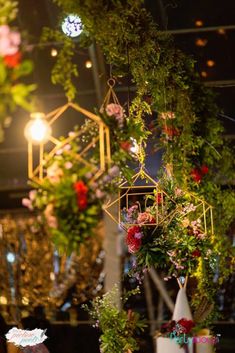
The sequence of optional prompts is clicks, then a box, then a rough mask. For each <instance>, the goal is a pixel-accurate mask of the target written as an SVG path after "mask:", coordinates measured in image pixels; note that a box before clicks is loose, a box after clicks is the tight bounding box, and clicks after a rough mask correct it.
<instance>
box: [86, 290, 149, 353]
mask: <svg viewBox="0 0 235 353" xmlns="http://www.w3.org/2000/svg"><path fill="white" fill-rule="evenodd" d="M137 292H138V290H133V291H130V292H128V293H127V294H126V295H125V296H124V298H121V300H122V301H123V303H125V302H126V301H127V300H128V298H129V297H130V295H133V294H136V293H137ZM119 300H120V297H119V294H118V288H117V287H114V289H113V290H111V291H110V292H108V293H106V294H104V295H103V296H102V297H97V298H95V299H94V300H93V302H92V306H91V308H88V307H87V306H85V308H86V310H87V311H89V313H90V316H91V318H92V319H93V320H95V321H96V323H95V327H97V328H99V329H100V330H101V337H100V339H101V346H100V349H101V352H102V353H120V352H128V353H130V352H133V351H137V350H139V346H138V342H137V340H136V338H135V337H134V335H135V334H136V333H138V332H141V331H143V330H144V328H145V326H146V325H145V322H144V321H143V320H140V316H139V314H138V313H135V312H133V311H131V310H128V311H126V310H124V309H120V308H119V306H118V302H119Z"/></svg>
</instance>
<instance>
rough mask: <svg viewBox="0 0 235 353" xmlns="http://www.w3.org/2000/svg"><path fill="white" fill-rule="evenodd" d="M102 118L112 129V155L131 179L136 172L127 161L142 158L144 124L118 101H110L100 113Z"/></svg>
mask: <svg viewBox="0 0 235 353" xmlns="http://www.w3.org/2000/svg"><path fill="white" fill-rule="evenodd" d="M99 115H100V117H101V119H102V120H103V121H104V123H105V124H106V125H107V126H108V127H109V129H110V144H111V155H112V160H113V163H114V164H115V165H118V166H119V169H120V170H121V172H122V175H123V176H124V177H125V178H126V179H128V180H130V178H131V176H132V175H133V174H134V171H133V169H132V168H130V167H129V166H128V165H127V163H128V162H129V163H130V162H134V161H135V162H136V161H137V160H138V159H140V156H139V154H140V153H141V149H140V147H139V146H140V144H141V141H142V139H143V138H144V136H145V135H146V131H144V130H143V127H142V124H141V123H140V122H138V121H134V120H133V119H130V118H129V117H128V116H127V114H126V112H125V110H124V108H123V107H122V106H121V105H120V104H117V103H109V104H107V106H106V107H105V109H102V112H100V113H99Z"/></svg>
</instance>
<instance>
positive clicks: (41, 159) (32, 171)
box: [28, 102, 111, 183]
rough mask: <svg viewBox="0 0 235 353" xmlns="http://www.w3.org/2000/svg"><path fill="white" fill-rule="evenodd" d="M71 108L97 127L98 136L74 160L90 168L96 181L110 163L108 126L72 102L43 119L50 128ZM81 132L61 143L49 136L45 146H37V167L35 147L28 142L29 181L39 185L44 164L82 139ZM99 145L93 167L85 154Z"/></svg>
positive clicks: (42, 177)
mask: <svg viewBox="0 0 235 353" xmlns="http://www.w3.org/2000/svg"><path fill="white" fill-rule="evenodd" d="M69 108H72V109H74V110H75V111H76V112H78V113H81V114H82V115H84V116H85V118H89V119H90V120H91V121H92V122H93V123H94V124H95V125H96V126H97V127H98V135H97V136H96V137H93V139H92V141H91V142H89V143H88V144H87V145H86V146H84V148H83V149H82V150H81V151H79V152H78V153H77V154H76V157H75V158H76V159H77V160H78V161H79V162H81V163H82V164H83V165H85V166H88V167H90V170H91V171H92V172H93V173H94V177H93V179H92V180H96V179H97V178H98V177H99V176H100V175H102V174H103V173H104V172H105V170H106V168H107V167H108V166H109V165H110V163H111V152H110V135H109V128H108V126H107V125H106V124H105V123H104V122H103V121H102V120H101V118H100V117H99V116H97V115H95V114H93V113H91V112H89V111H88V110H86V109H84V108H82V107H80V106H79V105H77V104H74V103H72V102H68V103H67V104H65V105H63V106H61V107H59V108H57V109H55V110H53V111H52V112H50V113H48V114H47V115H46V116H45V119H47V120H48V123H49V125H50V126H52V125H53V124H54V122H55V121H56V120H57V119H59V118H61V117H62V115H63V114H64V113H66V111H67V110H68V109H69ZM82 133H83V131H82V130H80V131H77V132H75V133H74V134H73V135H72V136H68V137H67V138H66V139H64V140H63V141H61V140H59V139H58V138H55V137H53V136H50V138H49V141H48V142H47V143H46V144H43V143H41V144H40V145H39V151H38V152H39V155H38V165H36V166H34V164H35V162H34V151H35V149H34V148H35V147H34V145H33V143H32V142H31V141H28V177H29V179H31V180H33V181H36V182H37V183H40V182H41V181H42V180H43V179H44V178H45V175H44V169H43V168H44V164H45V163H46V162H48V161H49V160H50V158H53V156H54V155H55V154H56V152H57V151H58V150H59V149H61V148H63V147H64V146H65V145H66V144H67V143H69V142H71V141H73V140H74V139H76V138H77V137H79V136H81V137H82ZM49 142H50V143H52V144H53V148H52V149H51V150H50V151H49V152H48V153H47V155H46V156H45V155H44V152H45V146H46V145H47V144H48V143H49ZM96 143H99V165H98V166H97V165H95V164H94V163H92V162H91V161H90V160H89V159H88V158H86V156H87V153H88V152H89V151H91V150H92V148H93V146H94V145H95V144H96Z"/></svg>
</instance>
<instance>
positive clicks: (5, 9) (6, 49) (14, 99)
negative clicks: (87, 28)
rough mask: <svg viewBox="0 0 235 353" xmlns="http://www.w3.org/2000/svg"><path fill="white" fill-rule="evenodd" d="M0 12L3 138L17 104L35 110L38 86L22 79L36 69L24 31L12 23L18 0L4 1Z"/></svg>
mask: <svg viewBox="0 0 235 353" xmlns="http://www.w3.org/2000/svg"><path fill="white" fill-rule="evenodd" d="M1 2H2V0H1V1H0V5H1V10H2V11H1V12H0V94H1V102H0V141H2V140H3V129H4V128H6V127H8V126H9V125H10V123H11V120H12V118H11V116H10V114H12V113H13V112H14V110H15V109H16V107H17V106H20V107H22V108H24V109H26V110H29V111H30V110H32V108H33V106H32V102H30V100H29V96H30V93H31V92H32V91H33V90H34V89H35V88H36V86H35V85H34V84H31V85H27V84H25V83H22V82H20V79H21V78H22V77H24V76H27V75H29V74H30V73H31V72H32V69H33V65H32V62H31V61H30V60H26V59H24V60H23V53H22V38H21V35H20V33H19V32H18V31H17V30H15V29H12V28H10V27H9V25H8V24H7V22H8V21H9V22H10V21H12V20H13V19H14V17H15V16H16V13H17V7H16V5H17V4H16V2H14V3H12V4H9V3H8V4H7V3H6V2H5V1H4V2H3V4H1Z"/></svg>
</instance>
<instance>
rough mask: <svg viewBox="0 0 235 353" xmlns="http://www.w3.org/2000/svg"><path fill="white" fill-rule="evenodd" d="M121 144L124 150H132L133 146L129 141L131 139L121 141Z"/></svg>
mask: <svg viewBox="0 0 235 353" xmlns="http://www.w3.org/2000/svg"><path fill="white" fill-rule="evenodd" d="M120 146H121V148H122V149H123V150H124V151H127V152H128V151H129V150H130V148H131V143H130V142H129V141H122V142H121V143H120Z"/></svg>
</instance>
